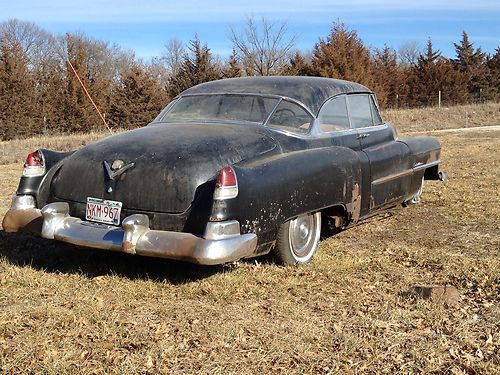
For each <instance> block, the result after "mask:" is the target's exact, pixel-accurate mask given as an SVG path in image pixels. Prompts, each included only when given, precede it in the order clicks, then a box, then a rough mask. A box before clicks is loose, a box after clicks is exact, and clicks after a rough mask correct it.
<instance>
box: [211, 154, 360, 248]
mask: <svg viewBox="0 0 500 375" xmlns="http://www.w3.org/2000/svg"><path fill="white" fill-rule="evenodd" d="M234 170H235V172H236V175H237V179H238V186H239V194H238V196H237V197H236V198H233V199H228V200H224V201H217V200H215V201H214V203H213V207H212V214H211V220H228V219H236V220H238V221H239V222H240V224H241V226H242V233H249V232H254V233H257V235H258V242H259V244H262V243H266V242H269V241H274V240H275V237H276V233H277V231H278V228H279V226H280V225H281V224H282V223H284V222H285V221H286V220H289V219H291V218H293V217H295V216H297V215H299V214H303V213H307V212H313V211H318V210H321V209H322V208H325V207H329V206H333V205H343V206H347V207H346V208H347V209H348V211H350V212H351V213H352V215H359V210H360V204H359V203H360V198H359V197H360V188H359V187H360V185H361V171H360V163H359V158H358V156H357V154H356V153H355V152H354V151H352V150H350V149H347V148H344V147H324V148H319V149H312V150H304V151H295V152H291V153H286V154H282V155H276V156H273V157H270V158H264V159H261V160H258V161H253V162H246V163H242V164H239V165H236V166H234Z"/></svg>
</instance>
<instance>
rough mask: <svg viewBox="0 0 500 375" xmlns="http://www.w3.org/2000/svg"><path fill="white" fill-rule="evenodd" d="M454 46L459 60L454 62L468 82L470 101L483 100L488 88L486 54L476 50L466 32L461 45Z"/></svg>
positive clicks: (463, 34)
mask: <svg viewBox="0 0 500 375" xmlns="http://www.w3.org/2000/svg"><path fill="white" fill-rule="evenodd" d="M454 46H455V51H456V53H457V58H456V59H455V60H453V62H454V63H455V66H456V68H457V69H458V70H459V71H460V73H462V76H463V77H464V79H465V80H466V83H467V92H468V96H469V99H482V96H483V94H484V91H485V89H486V88H487V87H488V70H487V67H486V54H484V53H483V52H482V51H481V48H478V49H475V48H474V45H473V44H472V43H471V42H470V41H469V36H468V35H467V33H466V32H465V31H464V32H463V33H462V40H461V41H460V43H459V44H456V43H454Z"/></svg>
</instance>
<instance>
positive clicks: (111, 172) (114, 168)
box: [103, 159, 134, 180]
mask: <svg viewBox="0 0 500 375" xmlns="http://www.w3.org/2000/svg"><path fill="white" fill-rule="evenodd" d="M103 164H104V169H105V170H106V173H107V174H108V177H109V179H110V180H114V179H115V178H116V177H118V176H120V175H121V174H122V173H123V172H125V171H126V170H128V169H130V168H132V167H133V166H134V163H129V164H125V162H124V161H123V160H119V159H118V160H115V161H113V163H111V165H109V163H108V162H107V161H106V160H104V161H103Z"/></svg>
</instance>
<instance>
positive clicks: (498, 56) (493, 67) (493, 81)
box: [486, 47, 500, 100]
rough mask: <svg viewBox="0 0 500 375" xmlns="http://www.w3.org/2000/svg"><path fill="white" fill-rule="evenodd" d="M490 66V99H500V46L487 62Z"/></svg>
mask: <svg viewBox="0 0 500 375" xmlns="http://www.w3.org/2000/svg"><path fill="white" fill-rule="evenodd" d="M486 67H487V68H488V76H489V77H490V78H489V85H488V93H487V97H488V99H492V100H499V99H500V47H497V49H496V50H495V54H494V55H493V56H490V57H489V58H488V61H487V62H486Z"/></svg>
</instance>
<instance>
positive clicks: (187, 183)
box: [51, 123, 280, 213]
mask: <svg viewBox="0 0 500 375" xmlns="http://www.w3.org/2000/svg"><path fill="white" fill-rule="evenodd" d="M269 134H270V133H269V132H268V130H266V129H265V128H263V127H257V126H253V125H252V126H245V125H239V124H238V125H234V124H219V123H217V124H161V125H149V126H146V127H144V128H140V129H136V130H132V131H128V132H124V133H121V134H118V135H114V136H111V137H108V138H105V139H103V140H100V141H98V142H95V143H93V144H90V145H88V146H86V147H83V148H82V149H80V150H79V151H77V152H75V153H73V154H72V155H71V156H69V157H68V158H67V159H65V160H64V163H63V165H62V167H61V169H60V170H59V171H58V172H57V174H56V176H55V177H54V179H53V180H52V183H51V190H52V193H53V195H54V196H55V197H56V198H57V199H62V200H69V201H74V202H82V203H83V202H86V200H87V197H93V198H103V199H110V200H116V201H120V202H122V203H123V207H124V208H128V209H135V210H144V211H154V212H167V213H179V212H184V211H186V210H187V209H188V208H189V206H190V205H191V202H192V201H193V199H194V196H195V192H196V189H197V188H198V187H199V186H200V185H202V184H204V183H205V182H207V181H209V180H212V179H213V178H214V177H215V175H216V174H217V172H218V171H219V170H220V169H221V168H222V167H224V166H226V165H232V164H236V163H238V162H240V161H242V160H247V159H249V158H252V157H256V156H259V155H262V154H266V153H279V152H280V151H279V147H278V145H277V143H276V141H275V140H274V139H273V138H272V137H271V136H270V135H269ZM115 160H121V161H123V163H124V164H125V165H129V164H130V165H131V164H132V163H133V166H131V167H130V168H128V169H126V168H124V169H123V170H124V172H123V173H121V174H119V175H118V176H116V177H115V178H114V179H111V178H110V177H109V174H110V173H109V172H108V171H107V170H106V167H105V165H104V162H105V161H106V162H107V163H108V164H109V165H110V166H111V165H112V164H113V162H114V161H115ZM117 164H118V163H117Z"/></svg>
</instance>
